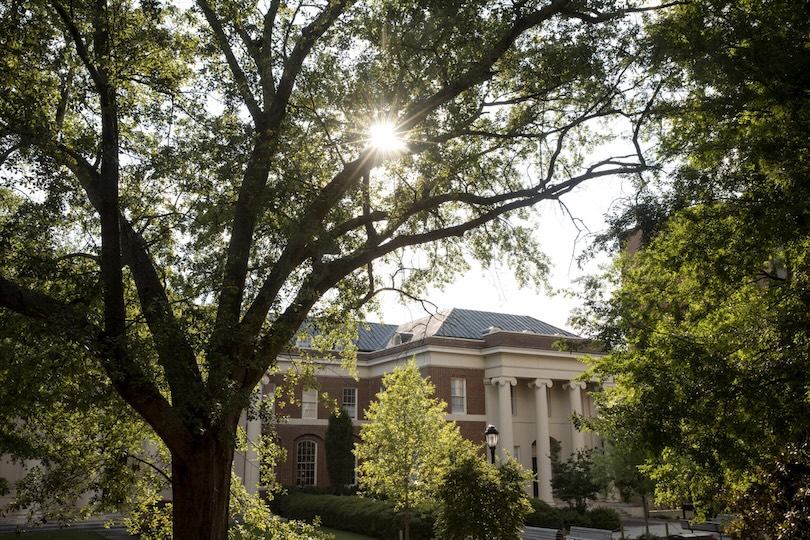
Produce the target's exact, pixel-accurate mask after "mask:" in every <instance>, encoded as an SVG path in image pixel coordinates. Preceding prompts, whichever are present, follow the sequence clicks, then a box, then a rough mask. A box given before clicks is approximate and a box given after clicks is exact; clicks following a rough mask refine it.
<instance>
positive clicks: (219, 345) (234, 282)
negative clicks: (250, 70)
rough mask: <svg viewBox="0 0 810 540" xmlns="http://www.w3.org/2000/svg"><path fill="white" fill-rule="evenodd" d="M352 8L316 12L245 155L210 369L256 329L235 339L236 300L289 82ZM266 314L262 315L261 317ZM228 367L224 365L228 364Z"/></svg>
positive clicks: (340, 5) (335, 5) (346, 1)
mask: <svg viewBox="0 0 810 540" xmlns="http://www.w3.org/2000/svg"><path fill="white" fill-rule="evenodd" d="M201 1H204V0H201ZM353 2H354V0H339V1H335V2H330V5H329V7H328V8H326V9H324V10H323V11H321V12H320V13H319V14H318V15H317V16H316V17H315V19H314V20H313V21H312V22H311V23H310V24H309V25H307V26H306V27H304V28H303V29H302V30H301V37H300V38H299V40H298V41H297V43H296V44H295V47H294V48H293V51H292V53H291V54H290V56H289V58H287V61H286V62H285V65H284V73H283V74H282V76H281V80H280V82H279V84H278V87H277V89H276V91H275V94H274V98H273V102H272V104H271V106H269V107H268V112H267V115H266V118H265V120H266V121H264V122H262V124H260V125H259V126H257V128H259V134H258V136H257V140H256V143H255V145H254V147H253V149H252V151H251V156H250V160H249V162H248V165H247V168H246V170H245V175H244V180H243V182H242V186H241V188H240V190H239V198H238V200H237V202H236V208H235V212H234V219H233V230H232V232H231V241H230V244H229V245H228V253H227V259H226V263H225V274H224V277H223V285H222V288H221V291H220V299H219V307H218V310H217V319H216V329H215V331H214V333H213V335H212V339H211V345H210V346H209V357H210V358H209V361H211V362H214V363H215V364H218V363H219V359H224V358H227V357H233V356H237V357H238V356H240V355H239V354H235V352H236V351H232V350H230V348H231V346H232V344H234V343H236V342H241V343H243V344H245V343H248V342H250V341H252V337H253V336H255V333H252V331H254V330H255V331H258V327H256V326H255V325H251V326H250V329H251V330H248V331H247V332H244V333H243V332H242V331H240V332H239V333H238V334H237V330H238V328H237V326H238V319H239V316H240V314H241V312H242V295H243V293H244V287H245V280H246V278H247V270H248V259H249V257H250V249H251V247H252V245H253V235H254V232H255V226H256V219H257V216H258V214H259V212H260V211H261V202H260V201H261V195H262V193H263V192H264V190H265V188H266V184H267V176H268V173H269V163H270V159H271V157H272V155H273V152H274V148H275V145H276V143H277V140H278V133H279V131H280V130H279V128H280V126H281V123H282V122H283V120H284V117H285V116H286V114H287V107H288V104H289V99H290V96H291V95H292V91H293V87H294V86H295V81H296V79H297V78H298V75H299V73H300V71H301V68H302V67H303V65H304V61H305V60H306V58H307V56H308V55H309V53H310V52H311V50H312V48H313V47H314V46H315V44H316V43H317V41H318V39H319V38H320V37H321V36H323V34H324V33H325V32H326V31H327V30H329V28H330V27H331V26H332V25H333V24H334V23H335V22H336V21H337V19H338V18H339V17H340V16H341V15H342V14H343V12H344V11H345V10H346V9H347V8H348V7H349V6H350V5H351V4H352V3H353ZM268 310H269V306H268ZM266 314H267V312H266V311H265V313H264V315H263V316H265V315H266ZM242 330H244V327H243V328H242ZM228 363H229V364H230V362H228ZM219 367H222V368H224V367H225V366H221V365H220V366H219ZM214 369H218V368H216V367H215V368H214Z"/></svg>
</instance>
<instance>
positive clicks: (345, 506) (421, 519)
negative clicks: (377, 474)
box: [270, 492, 435, 540]
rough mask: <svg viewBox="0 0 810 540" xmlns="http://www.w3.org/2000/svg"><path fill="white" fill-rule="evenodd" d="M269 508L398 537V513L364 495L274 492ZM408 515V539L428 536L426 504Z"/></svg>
mask: <svg viewBox="0 0 810 540" xmlns="http://www.w3.org/2000/svg"><path fill="white" fill-rule="evenodd" d="M270 508H271V510H273V512H274V513H276V514H278V515H280V516H284V517H286V518H289V519H300V520H304V521H308V522H311V521H312V520H314V519H315V517H316V516H318V517H320V520H321V524H322V525H324V526H325V527H331V528H333V529H339V530H343V531H351V532H355V533H358V534H365V535H367V536H373V537H375V538H380V539H382V540H396V539H398V538H399V530H400V528H401V525H402V514H401V513H400V512H395V511H394V507H393V505H392V504H391V503H390V502H386V501H379V500H376V499H370V498H365V497H346V496H343V497H340V496H336V495H311V494H307V493H301V492H297V493H287V494H285V495H278V496H276V498H275V499H273V501H271V503H270ZM409 517H410V537H411V539H412V540H430V539H431V538H432V537H433V525H434V523H435V516H434V515H433V513H432V512H431V511H430V509H429V508H413V509H411V511H410V516H409Z"/></svg>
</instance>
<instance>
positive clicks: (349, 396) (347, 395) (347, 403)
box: [343, 388, 357, 420]
mask: <svg viewBox="0 0 810 540" xmlns="http://www.w3.org/2000/svg"><path fill="white" fill-rule="evenodd" d="M343 408H344V409H346V412H348V413H349V418H352V419H354V420H357V388H344V389H343Z"/></svg>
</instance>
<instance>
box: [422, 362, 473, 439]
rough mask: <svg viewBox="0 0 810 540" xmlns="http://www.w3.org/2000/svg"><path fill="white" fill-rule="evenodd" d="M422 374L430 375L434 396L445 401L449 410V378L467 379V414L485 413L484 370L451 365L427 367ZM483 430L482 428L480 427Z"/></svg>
mask: <svg viewBox="0 0 810 540" xmlns="http://www.w3.org/2000/svg"><path fill="white" fill-rule="evenodd" d="M422 375H423V376H428V377H430V380H431V382H433V385H434V386H435V387H436V396H437V397H438V398H440V399H442V400H443V401H444V402H445V403H447V410H448V412H449V411H450V397H451V396H450V379H454V378H459V379H466V380H467V414H486V405H485V403H484V370H482V369H466V368H454V367H453V368H451V367H428V368H423V369H422ZM482 431H483V428H482Z"/></svg>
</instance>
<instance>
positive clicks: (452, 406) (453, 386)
mask: <svg viewBox="0 0 810 540" xmlns="http://www.w3.org/2000/svg"><path fill="white" fill-rule="evenodd" d="M457 383H460V386H459V387H458V388H457V387H456V384H457ZM457 389H460V390H461V393H460V394H456V390H457ZM457 399H460V400H461V401H460V404H461V410H457V408H456V400H457ZM450 413H451V414H467V379H465V378H464V377H451V378H450Z"/></svg>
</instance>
